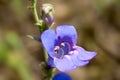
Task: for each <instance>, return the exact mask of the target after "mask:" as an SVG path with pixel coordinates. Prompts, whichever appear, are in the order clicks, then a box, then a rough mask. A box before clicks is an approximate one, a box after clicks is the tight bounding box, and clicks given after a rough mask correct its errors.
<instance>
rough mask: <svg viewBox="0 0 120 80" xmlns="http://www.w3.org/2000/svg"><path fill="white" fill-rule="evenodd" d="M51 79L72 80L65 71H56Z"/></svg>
mask: <svg viewBox="0 0 120 80" xmlns="http://www.w3.org/2000/svg"><path fill="white" fill-rule="evenodd" d="M52 80H72V78H71V77H70V76H69V75H68V74H66V73H58V74H56V75H55V76H54V77H53V79H52Z"/></svg>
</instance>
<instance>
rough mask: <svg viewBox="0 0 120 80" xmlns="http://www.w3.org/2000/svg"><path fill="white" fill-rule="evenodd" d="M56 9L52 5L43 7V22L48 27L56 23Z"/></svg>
mask: <svg viewBox="0 0 120 80" xmlns="http://www.w3.org/2000/svg"><path fill="white" fill-rule="evenodd" d="M53 13H54V9H53V6H52V4H43V5H42V16H41V18H42V20H43V22H44V23H45V25H46V26H48V27H49V26H51V25H52V24H53V22H54V16H53Z"/></svg>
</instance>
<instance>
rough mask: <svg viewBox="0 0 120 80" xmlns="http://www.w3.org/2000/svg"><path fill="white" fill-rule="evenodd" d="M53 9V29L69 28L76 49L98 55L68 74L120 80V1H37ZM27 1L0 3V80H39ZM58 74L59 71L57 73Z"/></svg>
mask: <svg viewBox="0 0 120 80" xmlns="http://www.w3.org/2000/svg"><path fill="white" fill-rule="evenodd" d="M43 3H51V4H53V6H54V8H55V14H54V16H55V25H54V28H55V26H56V25H60V24H72V25H74V26H75V28H76V30H77V33H78V41H77V45H79V46H82V47H84V48H85V49H86V50H89V51H96V52H98V55H97V56H96V57H95V58H94V59H93V60H92V61H91V62H90V63H89V64H88V65H87V66H85V67H79V68H77V69H75V70H73V71H70V72H67V74H69V75H70V76H71V77H72V79H73V80H120V0H38V4H37V11H38V14H39V15H40V14H41V5H42V4H43ZM30 5H31V3H30V1H29V0H0V80H42V77H43V76H44V75H45V74H43V72H42V69H41V66H40V65H41V62H42V61H44V57H43V47H42V44H41V43H40V42H38V41H34V40H31V39H29V38H27V37H26V35H33V36H40V33H39V31H38V28H37V27H36V26H35V20H34V16H33V13H32V11H31V10H30V9H29V8H28V7H29V6H30ZM56 73H58V71H56Z"/></svg>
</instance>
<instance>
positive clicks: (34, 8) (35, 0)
mask: <svg viewBox="0 0 120 80" xmlns="http://www.w3.org/2000/svg"><path fill="white" fill-rule="evenodd" d="M36 5H37V0H33V1H32V10H33V14H34V17H35V21H36V22H37V23H39V17H38V14H37V10H36Z"/></svg>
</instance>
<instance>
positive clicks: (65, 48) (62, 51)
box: [54, 42, 71, 58]
mask: <svg viewBox="0 0 120 80" xmlns="http://www.w3.org/2000/svg"><path fill="white" fill-rule="evenodd" d="M70 50H71V49H70V44H69V43H68V42H62V43H60V44H59V45H58V46H55V48H54V53H55V57H57V58H62V57H63V56H64V55H67V54H68V53H69V51H70Z"/></svg>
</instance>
